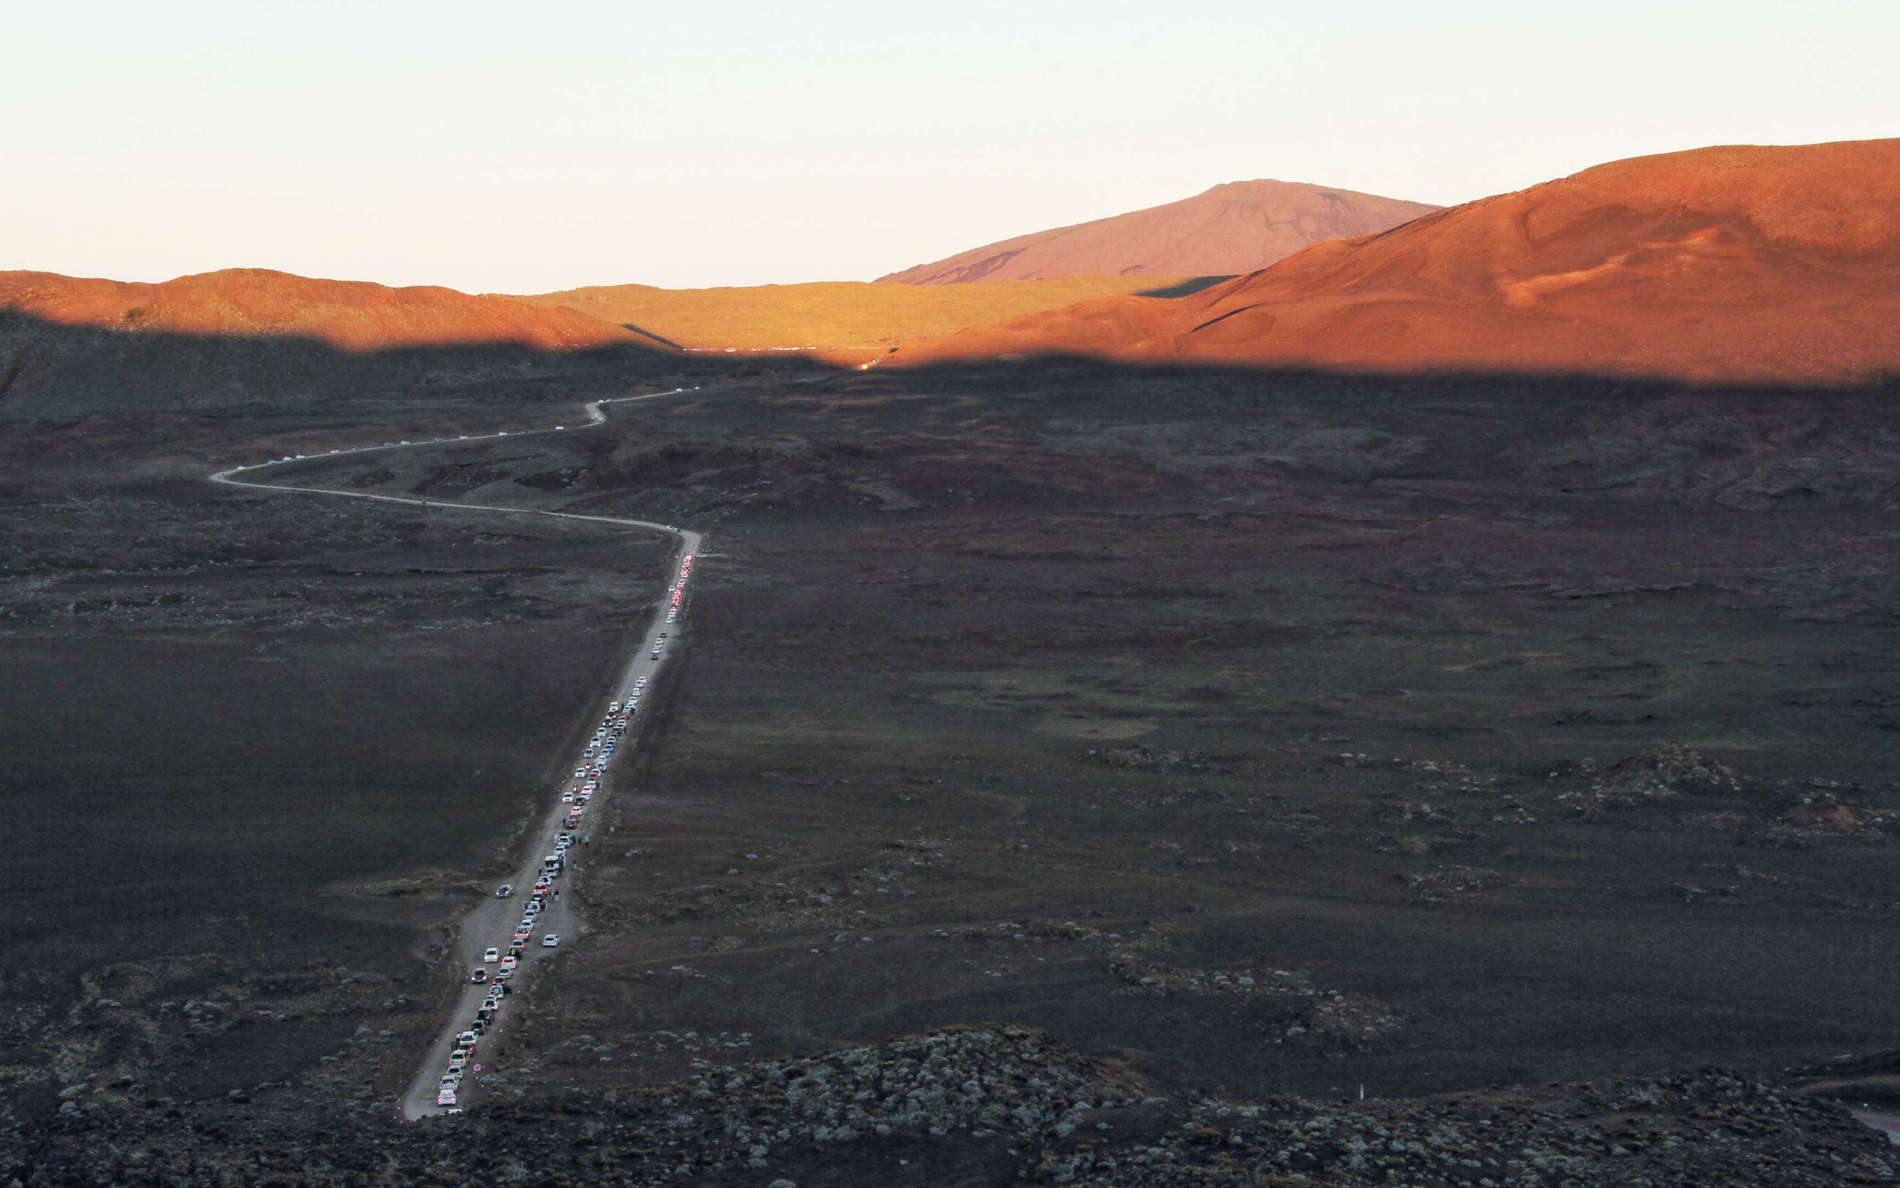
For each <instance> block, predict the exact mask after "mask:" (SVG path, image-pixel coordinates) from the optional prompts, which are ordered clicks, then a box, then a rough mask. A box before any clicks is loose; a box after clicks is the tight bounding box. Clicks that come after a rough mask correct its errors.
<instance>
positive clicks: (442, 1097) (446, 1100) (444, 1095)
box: [435, 1089, 455, 1106]
mask: <svg viewBox="0 0 1900 1188" xmlns="http://www.w3.org/2000/svg"><path fill="white" fill-rule="evenodd" d="M435 1104H437V1105H439V1106H452V1105H454V1104H455V1091H454V1090H453V1089H444V1090H443V1091H442V1092H440V1093H438V1094H436V1095H435Z"/></svg>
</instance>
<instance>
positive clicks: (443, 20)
mask: <svg viewBox="0 0 1900 1188" xmlns="http://www.w3.org/2000/svg"><path fill="white" fill-rule="evenodd" d="M3 36H4V41H5V45H6V49H7V53H6V58H7V66H6V69H5V70H4V71H0V112H4V113H5V114H6V116H7V120H6V137H5V146H6V147H5V153H4V156H0V269H13V268H35V269H44V270H47V271H52V272H63V273H67V274H71V275H84V276H107V277H112V278H115V279H120V280H147V281H156V280H164V279H168V278H170V277H173V276H178V275H182V274H186V273H193V272H205V271H209V270H212V269H216V268H226V267H261V268H279V269H283V270H285V271H289V272H296V273H301V274H304V275H309V276H321V277H335V278H343V279H352V280H372V281H380V282H382V283H384V284H397V285H406V284H442V285H448V286H450V287H453V288H458V289H463V290H467V291H471V292H543V291H548V290H554V289H562V288H569V287H573V286H577V285H583V284H623V283H642V284H653V285H661V286H665V287H669V288H684V287H702V286H713V285H749V284H777V283H790V282H796V281H810V280H870V279H873V278H875V277H877V276H879V275H881V274H883V273H886V272H893V271H896V270H898V269H902V268H905V267H908V266H910V265H914V264H920V263H924V262H927V261H930V260H934V259H938V258H940V257H943V256H947V255H950V254H952V253H955V252H958V251H962V250H964V249H966V248H972V247H976V246H978V245H980V244H984V243H989V242H992V241H994V240H998V239H1004V238H1008V237H1010V236H1013V235H1019V234H1024V233H1027V232H1031V231H1037V230H1041V229H1044V228H1047V227H1054V226H1062V225H1066V224H1070V223H1077V222H1083V221H1086V220H1088V219H1094V218H1101V217H1104V216H1107V215H1113V214H1119V213H1122V212H1124V211H1129V210H1137V209H1140V208H1143V207H1148V206H1155V205H1158V204H1161V203H1164V202H1172V201H1176V200H1178V199H1181V198H1186V197H1188V196H1190V195H1193V194H1196V193H1199V192H1200V191H1202V190H1205V189H1206V188H1208V187H1209V186H1212V185H1215V184H1218V183H1220V182H1226V181H1236V180H1241V179H1247V178H1258V177H1272V178H1279V179H1282V180H1286V181H1305V182H1314V183H1318V184H1322V185H1328V186H1337V187H1342V188H1346V189H1353V190H1361V191H1365V192H1368V193H1374V194H1381V195H1385V196H1388V197H1394V198H1408V199H1413V200H1416V201H1423V202H1438V203H1445V204H1451V203H1457V202H1463V201H1467V200H1469V199H1473V198H1479V197H1483V196H1485V195H1488V194H1494V193H1500V192H1503V191H1507V190H1515V189H1520V188H1522V187H1524V186H1527V185H1533V184H1535V183H1537V182H1540V181H1545V180H1548V179H1550V178H1553V177H1560V176H1563V175H1565V174H1569V173H1574V172H1576V171H1578V170H1580V169H1584V168H1588V167H1589V166H1591V165H1596V164H1600V163H1602V162H1604V161H1610V160H1615V159H1618V158H1622V157H1630V156H1638V155H1642V154H1646V153H1655V152H1668V151H1673V150H1677V149H1685V148H1694V147H1699V146H1702V145H1709V144H1733V143H1756V144H1802V143H1810V142H1814V141H1824V140H1853V139H1863V138H1870V137H1881V136H1895V135H1900V70H1896V69H1894V66H1893V62H1894V56H1895V52H1896V47H1900V3H1895V2H1894V0H1802V2H1799V3H1796V2H1794V0H1772V2H1770V0H1723V2H1720V3H1705V2H1702V0H1681V2H1675V0H1645V2H1642V3H1631V2H1625V0H1597V2H1594V3H1591V4H1584V5H1542V4H1525V3H1523V2H1522V0H1513V2H1511V3H1492V2H1489V0H1485V2H1460V0H1439V2H1437V3H1429V4H1428V3H1422V2H1419V0H1410V2H1407V3H1392V2H1388V0H1358V2H1357V3H1353V4H1312V3H1307V4H1299V5H1284V4H1279V3H1274V2H1273V0H1243V2H1230V0H1198V2H1196V3H1192V4H1180V3H1174V4H1164V3H1156V2H1155V0H1141V2H1139V3H1125V2H1123V0H1016V2H1013V3H996V2H991V0H967V2H965V3H961V4H934V5H928V6H916V5H905V4H903V3H901V2H900V3H895V4H894V3H891V0H877V2H860V0H840V2H830V3H828V2H826V0H808V2H807V3H804V4H785V3H769V4H768V3H754V2H752V0H728V2H727V3H724V4H701V3H694V4H685V3H675V4H670V5H659V4H653V3H650V2H648V0H612V2H602V0H567V2H566V3H564V4H561V5H558V6H556V5H532V4H522V3H513V4H499V3H490V2H488V0H461V2H458V3H455V4H449V3H430V4H423V3H410V2H408V0H373V2H372V0H263V2H262V3H260V2H259V0H170V2H168V3H165V4H154V3H151V2H150V0H141V2H140V3H136V4H134V3H124V2H121V0H98V2H94V3H89V4H84V5H80V4H34V5H26V4H16V5H9V6H8V9H7V13H6V21H5V31H4V34H3Z"/></svg>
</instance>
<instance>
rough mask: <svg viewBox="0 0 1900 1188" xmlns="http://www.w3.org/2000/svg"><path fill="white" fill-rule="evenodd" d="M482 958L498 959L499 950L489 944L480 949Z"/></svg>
mask: <svg viewBox="0 0 1900 1188" xmlns="http://www.w3.org/2000/svg"><path fill="white" fill-rule="evenodd" d="M482 960H483V961H500V960H501V950H500V949H497V948H495V947H494V946H493V945H490V946H489V947H488V948H486V949H483V950H482Z"/></svg>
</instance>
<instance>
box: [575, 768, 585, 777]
mask: <svg viewBox="0 0 1900 1188" xmlns="http://www.w3.org/2000/svg"><path fill="white" fill-rule="evenodd" d="M574 778H575V779H577V780H584V779H586V778H587V769H586V768H585V767H577V768H575V769H574Z"/></svg>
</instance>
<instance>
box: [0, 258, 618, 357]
mask: <svg viewBox="0 0 1900 1188" xmlns="http://www.w3.org/2000/svg"><path fill="white" fill-rule="evenodd" d="M0 310H11V311H14V312H17V313H21V314H26V315H28V316H30V317H34V318H38V319H40V320H43V321H46V322H53V323H57V324H60V325H66V326H91V327H99V328H102V329H112V330H122V331H133V332H151V331H159V332H167V333H173V334H192V335H216V336H220V337H223V336H229V335H249V336H267V337H287V338H307V339H313V340H315V341H318V342H322V343H326V344H328V345H330V346H333V347H338V348H341V349H343V350H352V351H366V350H386V349H389V348H392V347H417V346H448V345H463V344H471V343H484V344H486V343H513V344H516V345H519V346H528V347H535V348H537V349H541V350H571V349H575V348H581V347H597V346H611V345H615V344H621V343H631V342H633V341H635V339H634V337H633V336H632V335H630V334H629V333H627V332H626V331H625V330H623V329H621V328H620V327H618V326H614V325H610V324H607V323H603V322H599V321H596V320H594V319H592V318H588V317H586V316H585V315H583V314H579V313H576V312H574V311H572V310H559V309H545V308H538V307H536V306H533V305H529V304H526V303H524V302H519V301H511V300H509V299H507V298H504V297H477V296H471V295H470V294H467V293H460V292H457V291H456V290H454V289H444V288H439V287H436V286H433V285H431V286H417V287H412V288H400V289H392V288H390V287H388V286H386V285H378V284H371V283H368V282H365V281H335V280H317V279H313V278H311V277H306V276H295V275H292V274H291V273H288V272H275V271H272V270H270V269H265V268H231V269H225V270H223V271H220V272H205V273H199V274H197V275H195V276H181V277H178V278H177V279H175V280H168V281H164V282H162V283H159V284H145V283H141V282H135V281H114V280H100V279H97V278H92V277H71V276H61V275H59V274H57V273H52V272H0Z"/></svg>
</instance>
